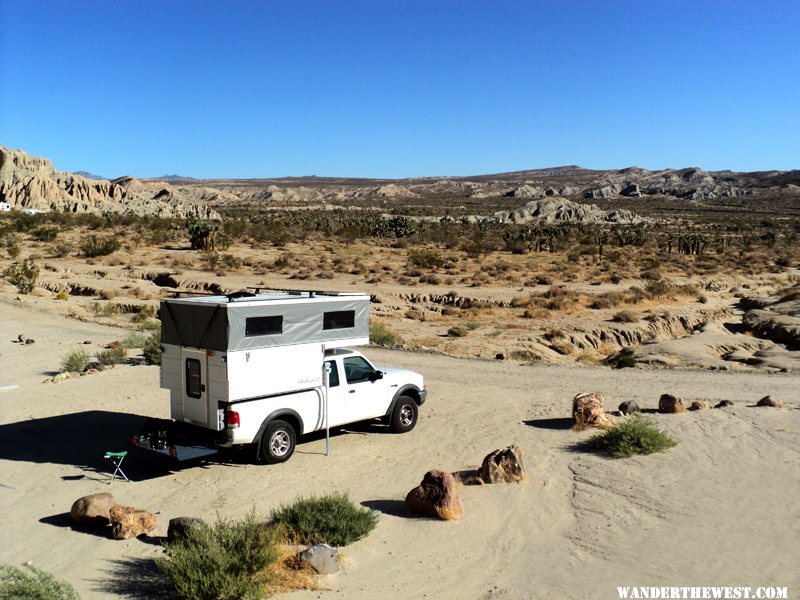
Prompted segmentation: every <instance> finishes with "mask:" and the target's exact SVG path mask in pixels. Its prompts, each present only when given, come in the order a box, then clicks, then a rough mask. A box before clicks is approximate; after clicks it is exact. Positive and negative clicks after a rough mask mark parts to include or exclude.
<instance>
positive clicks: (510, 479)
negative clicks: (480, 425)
mask: <svg viewBox="0 0 800 600" xmlns="http://www.w3.org/2000/svg"><path fill="white" fill-rule="evenodd" d="M478 477H479V478H480V480H481V481H482V482H483V483H514V482H517V481H522V480H523V479H525V467H524V466H523V464H522V452H521V451H520V449H519V446H517V445H516V444H515V445H513V446H508V447H507V448H503V449H501V450H495V451H494V452H491V453H489V454H488V455H487V456H486V458H484V459H483V464H481V468H480V469H478Z"/></svg>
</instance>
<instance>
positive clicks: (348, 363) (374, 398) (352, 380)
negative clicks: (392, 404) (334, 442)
mask: <svg viewBox="0 0 800 600" xmlns="http://www.w3.org/2000/svg"><path fill="white" fill-rule="evenodd" d="M342 363H343V366H344V376H345V379H346V383H347V385H346V386H345V387H346V388H347V393H346V394H345V410H346V413H347V420H346V421H345V422H347V423H352V422H354V421H362V420H364V419H371V418H373V417H380V416H383V413H384V411H385V410H386V403H385V397H386V383H385V382H384V381H383V379H376V378H375V377H374V373H375V367H373V366H372V365H371V364H370V363H369V361H367V359H365V358H364V357H363V356H347V357H345V358H344V359H342Z"/></svg>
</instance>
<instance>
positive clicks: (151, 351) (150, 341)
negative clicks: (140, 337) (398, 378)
mask: <svg viewBox="0 0 800 600" xmlns="http://www.w3.org/2000/svg"><path fill="white" fill-rule="evenodd" d="M142 356H144V359H145V360H146V361H147V364H148V365H160V364H161V329H157V330H156V331H153V333H151V334H150V337H148V338H147V342H145V344H144V346H143V347H142Z"/></svg>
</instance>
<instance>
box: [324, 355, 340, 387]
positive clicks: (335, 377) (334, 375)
mask: <svg viewBox="0 0 800 600" xmlns="http://www.w3.org/2000/svg"><path fill="white" fill-rule="evenodd" d="M325 364H328V365H330V366H331V373H330V375H328V387H336V386H337V385H339V369H338V368H337V367H336V361H335V360H327V361H325Z"/></svg>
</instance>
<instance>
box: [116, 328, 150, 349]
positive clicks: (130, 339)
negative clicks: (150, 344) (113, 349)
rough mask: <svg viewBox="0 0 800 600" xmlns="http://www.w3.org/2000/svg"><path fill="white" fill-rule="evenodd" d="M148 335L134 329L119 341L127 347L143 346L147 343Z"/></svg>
mask: <svg viewBox="0 0 800 600" xmlns="http://www.w3.org/2000/svg"><path fill="white" fill-rule="evenodd" d="M148 337H149V336H147V335H146V334H144V333H142V332H141V331H134V332H132V333H129V334H128V335H126V336H125V338H124V339H123V340H122V341H120V345H121V346H122V347H123V348H127V349H131V348H144V346H145V344H147V339H148Z"/></svg>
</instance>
